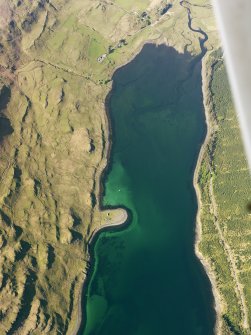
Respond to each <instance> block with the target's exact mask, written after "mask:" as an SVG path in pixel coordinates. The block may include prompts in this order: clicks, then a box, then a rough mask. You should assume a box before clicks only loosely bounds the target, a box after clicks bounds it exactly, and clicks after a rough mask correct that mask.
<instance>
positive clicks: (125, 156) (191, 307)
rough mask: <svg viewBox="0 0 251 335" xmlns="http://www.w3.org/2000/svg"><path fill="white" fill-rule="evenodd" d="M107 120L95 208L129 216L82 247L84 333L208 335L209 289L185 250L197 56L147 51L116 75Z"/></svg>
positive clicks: (192, 210) (192, 208) (196, 118)
mask: <svg viewBox="0 0 251 335" xmlns="http://www.w3.org/2000/svg"><path fill="white" fill-rule="evenodd" d="M109 117H110V122H111V127H112V139H113V145H112V151H111V159H110V163H109V164H110V166H109V170H108V173H107V175H106V178H105V181H104V182H105V194H104V197H103V205H104V206H119V205H123V206H125V207H127V208H129V209H130V211H131V213H132V218H131V223H130V225H129V226H127V227H126V228H123V229H119V230H116V229H109V230H106V231H103V232H101V233H100V234H99V235H98V237H97V238H96V239H95V241H93V242H94V243H92V245H91V248H90V249H91V250H90V251H91V257H92V268H91V273H89V276H90V277H89V280H88V283H87V287H86V291H85V296H84V297H83V302H84V313H85V316H84V319H85V330H84V335H94V334H95V335H97V334H100V335H108V334H109V335H113V334H114V335H115V334H116V335H117V334H120V335H131V334H132V335H134V334H135V335H136V334H137V335H162V334H163V335H166V334H171V335H174V334H177V335H181V334H182V335H183V334H186V335H190V334H191V335H211V334H213V329H214V325H215V319H216V318H215V311H214V308H213V296H212V290H211V286H210V282H209V280H208V278H207V276H206V274H205V272H204V269H203V268H202V266H201V264H200V262H199V261H198V259H197V258H196V256H195V252H194V241H195V220H196V212H197V200H196V196H195V191H194V188H193V174H194V168H195V164H196V161H197V158H198V154H199V150H200V147H201V144H202V142H203V140H204V138H205V134H206V123H205V114H204V108H203V97H202V79H201V58H199V57H198V58H197V62H196V60H195V59H194V58H193V57H191V55H190V54H189V53H184V54H180V53H178V52H177V51H176V50H175V49H173V48H171V47H167V46H165V45H161V46H155V45H153V44H146V45H145V46H144V47H143V49H142V51H141V52H140V53H139V54H138V55H137V56H136V57H135V58H134V60H133V61H132V62H130V63H129V64H127V65H126V66H124V67H122V68H120V69H119V70H117V71H116V72H115V74H114V76H113V88H112V92H111V94H110V99H109ZM82 333H83V332H82Z"/></svg>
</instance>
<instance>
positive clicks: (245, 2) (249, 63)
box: [213, 0, 251, 169]
mask: <svg viewBox="0 0 251 335" xmlns="http://www.w3.org/2000/svg"><path fill="white" fill-rule="evenodd" d="M213 5H214V9H215V14H216V19H217V21H218V26H219V30H220V34H221V38H222V44H223V49H224V55H225V61H226V66H227V70H228V75H229V79H230V85H231V87H232V93H233V97H234V101H235V105H236V110H237V113H238V116H239V121H240V126H241V130H242V135H243V140H244V145H245V149H246V154H247V159H248V162H249V167H250V169H251V0H213Z"/></svg>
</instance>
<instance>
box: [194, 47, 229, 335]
mask: <svg viewBox="0 0 251 335" xmlns="http://www.w3.org/2000/svg"><path fill="white" fill-rule="evenodd" d="M207 58H208V54H207V56H206V57H205V58H204V59H203V60H202V69H201V76H202V94H203V106H204V111H205V121H206V136H205V139H204V142H203V143H202V145H201V148H200V152H199V156H198V159H197V163H196V167H195V170H194V176H193V186H194V189H195V193H196V198H197V204H198V209H197V213H196V225H195V243H194V251H195V255H196V257H197V258H198V260H199V261H200V263H201V264H202V266H203V268H204V270H205V272H206V274H207V276H208V278H209V281H210V283H211V287H212V292H213V297H214V309H215V312H216V323H215V329H214V331H215V334H216V335H221V334H222V320H221V314H222V309H223V306H222V300H221V296H220V293H219V291H218V287H217V281H216V277H215V273H214V272H213V270H212V268H211V264H210V262H209V261H208V259H206V258H205V257H204V255H203V254H202V253H201V252H200V250H199V244H200V242H201V240H202V223H201V219H200V218H201V209H202V200H201V191H200V186H199V183H198V178H199V172H200V168H201V163H202V161H203V157H204V154H205V151H206V147H207V145H208V144H209V143H210V138H211V134H212V129H213V128H212V127H211V123H210V107H209V105H208V102H207V99H208V89H209V78H208V77H209V76H210V75H211V69H210V70H209V71H210V72H209V73H208V69H207Z"/></svg>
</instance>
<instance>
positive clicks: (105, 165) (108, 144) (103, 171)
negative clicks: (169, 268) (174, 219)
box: [71, 38, 159, 335]
mask: <svg viewBox="0 0 251 335" xmlns="http://www.w3.org/2000/svg"><path fill="white" fill-rule="evenodd" d="M158 39H159V38H158ZM146 43H152V44H155V43H154V42H153V41H151V40H147V41H144V42H142V43H141V44H140V45H139V46H138V48H136V52H135V53H134V54H132V55H131V56H130V57H128V59H126V60H125V62H124V63H123V64H122V65H118V66H117V67H115V68H114V70H113V72H112V77H113V76H114V74H115V72H116V71H117V70H119V69H121V68H122V67H124V66H126V65H127V64H128V63H129V62H131V61H132V60H133V59H134V58H135V57H136V56H137V55H138V54H139V53H140V52H141V50H142V48H143V47H144V45H145V44H146ZM156 45H157V44H156ZM112 77H111V78H112ZM112 90H113V83H112V86H111V87H110V88H109V90H108V92H107V94H106V97H105V101H104V104H103V108H104V112H105V113H104V125H105V136H106V141H105V153H104V157H103V158H102V160H101V162H100V165H99V169H98V170H99V171H100V173H99V178H97V182H98V183H97V185H98V192H97V193H98V207H99V210H100V211H102V210H104V209H105V206H102V196H103V192H104V179H105V177H106V175H107V173H108V172H109V165H110V158H111V148H112V126H111V118H110V115H109V101H110V97H111V93H112ZM113 209H115V210H116V209H121V210H123V211H125V213H126V215H125V216H124V220H123V221H122V220H119V222H115V223H114V224H112V223H109V224H105V225H103V226H100V227H96V228H95V229H94V230H93V231H92V233H91V234H90V236H89V238H88V240H87V249H88V252H87V257H88V258H87V260H88V261H87V264H86V268H85V269H86V270H87V271H88V269H89V268H90V267H91V263H92V262H93V260H92V259H91V258H92V257H91V252H90V248H91V245H92V243H94V241H95V239H96V238H97V236H98V233H100V232H102V231H103V229H105V230H106V229H107V230H108V229H109V228H113V227H123V226H124V225H126V224H127V223H128V222H130V219H131V214H130V211H129V209H126V208H124V207H123V206H117V207H113ZM88 277H89V278H90V273H89V274H88V273H87V272H86V273H85V275H84V280H83V282H82V284H81V285H80V294H79V299H78V311H77V321H76V326H75V329H74V330H73V331H72V332H71V335H80V332H81V331H82V330H83V329H84V326H83V325H82V323H83V308H82V304H83V295H84V292H85V287H86V286H88ZM81 335H82V334H81Z"/></svg>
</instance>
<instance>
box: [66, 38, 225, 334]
mask: <svg viewBox="0 0 251 335" xmlns="http://www.w3.org/2000/svg"><path fill="white" fill-rule="evenodd" d="M160 39H161V37H158V38H156V40H160ZM154 41H155V40H146V41H144V42H142V43H141V44H140V45H139V46H138V47H137V48H136V51H135V53H134V54H132V55H131V56H130V57H128V58H127V59H126V60H125V62H123V64H122V65H118V66H117V67H115V68H114V70H113V72H112V77H113V76H114V74H115V73H116V71H118V70H119V69H121V68H123V67H124V66H126V65H127V64H128V63H130V62H131V61H132V60H133V59H134V58H135V57H136V56H137V55H138V54H139V53H140V52H141V50H142V49H143V47H144V45H145V44H148V43H150V44H154V45H155V46H156V47H158V45H159V43H155V42H154ZM162 43H163V44H165V45H167V46H169V45H168V43H167V42H164V41H163V42H162ZM162 43H160V44H162ZM184 52H185V51H184ZM207 56H208V52H207V54H206V56H205V57H203V59H202V60H201V76H202V94H203V106H204V110H205V121H206V136H205V139H204V141H203V143H202V145H201V148H200V151H199V155H198V158H197V161H196V163H195V169H194V173H193V187H194V190H195V195H196V201H197V206H198V209H197V213H196V223H195V236H194V252H195V256H196V257H197V258H198V261H199V262H200V263H201V265H202V267H203V268H204V270H205V273H206V275H207V276H208V279H209V282H210V284H211V289H212V293H213V298H214V306H213V307H214V310H215V315H216V324H215V329H214V332H215V335H221V328H222V321H221V318H220V316H221V311H222V301H221V297H220V294H219V292H218V288H217V282H216V278H215V274H214V272H213V270H212V269H211V265H210V263H209V261H208V260H207V259H205V258H204V256H203V255H202V254H201V252H200V251H199V243H200V241H201V235H202V234H201V230H202V224H201V221H200V212H201V206H202V201H201V192H200V187H199V184H198V175H199V170H200V166H201V162H202V160H203V157H204V153H205V150H206V147H207V144H208V143H209V142H210V136H211V131H212V128H211V125H210V110H209V106H208V105H207V102H206V100H207V97H208V74H207V68H206V60H207ZM112 77H111V78H112ZM112 90H113V82H112V86H111V87H110V88H109V90H108V93H107V94H106V97H105V101H104V110H105V117H104V121H105V122H104V126H105V131H104V132H105V136H106V141H105V150H104V151H105V152H104V157H103V159H102V160H101V162H100V165H99V168H98V170H99V171H100V173H99V178H97V179H96V180H97V182H98V183H97V185H98V192H97V193H98V207H99V210H100V211H104V210H107V209H110V210H111V209H112V210H118V209H120V210H122V211H123V212H124V215H123V216H122V217H121V218H120V219H119V220H118V221H115V222H114V223H107V224H104V225H101V226H99V227H96V228H94V230H93V231H92V232H91V234H90V236H89V238H88V240H87V249H88V254H87V255H88V262H87V268H86V269H87V271H88V270H89V269H90V268H91V264H92V263H93V262H94V260H93V259H92V257H91V251H90V249H91V248H92V245H93V243H95V239H96V238H97V237H98V234H99V233H101V232H103V230H109V228H111V229H112V228H114V227H118V228H119V227H120V228H123V227H124V225H126V224H128V223H129V222H130V220H131V213H130V210H129V209H127V208H125V207H123V206H116V207H110V208H109V207H107V206H102V197H103V192H104V184H105V183H104V181H105V178H106V176H107V174H108V172H109V169H110V162H111V148H112V145H113V141H112V126H111V117H110V113H109V107H110V106H109V102H110V97H111V94H112ZM88 277H89V278H88ZM89 279H90V273H85V277H84V281H83V283H82V285H81V287H80V296H79V301H78V305H79V308H78V313H77V314H78V320H77V324H78V326H76V327H75V331H74V332H72V335H82V333H80V332H81V331H82V330H83V329H84V325H82V323H83V319H84V318H83V308H82V304H83V295H84V292H85V286H88V283H89Z"/></svg>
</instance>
